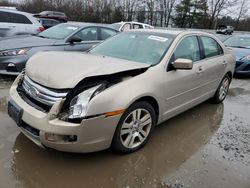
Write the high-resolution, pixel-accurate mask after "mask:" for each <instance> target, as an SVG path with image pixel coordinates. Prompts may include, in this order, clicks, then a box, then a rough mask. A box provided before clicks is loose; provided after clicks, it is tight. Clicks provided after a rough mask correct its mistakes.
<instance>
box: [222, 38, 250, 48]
mask: <svg viewBox="0 0 250 188" xmlns="http://www.w3.org/2000/svg"><path fill="white" fill-rule="evenodd" d="M224 44H225V45H226V46H231V47H236V48H250V36H233V37H230V38H228V39H227V40H225V42H224Z"/></svg>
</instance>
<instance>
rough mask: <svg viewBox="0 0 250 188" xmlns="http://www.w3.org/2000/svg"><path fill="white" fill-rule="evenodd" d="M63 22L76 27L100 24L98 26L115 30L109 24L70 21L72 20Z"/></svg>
mask: <svg viewBox="0 0 250 188" xmlns="http://www.w3.org/2000/svg"><path fill="white" fill-rule="evenodd" d="M63 24H69V25H72V26H77V27H88V26H100V27H107V28H110V29H113V30H116V29H114V28H113V27H110V25H109V24H100V23H89V22H72V21H70V22H66V23H63Z"/></svg>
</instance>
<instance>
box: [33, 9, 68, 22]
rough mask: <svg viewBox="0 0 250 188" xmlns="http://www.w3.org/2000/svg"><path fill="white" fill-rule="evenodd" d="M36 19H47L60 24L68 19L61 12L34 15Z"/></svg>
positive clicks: (45, 12)
mask: <svg viewBox="0 0 250 188" xmlns="http://www.w3.org/2000/svg"><path fill="white" fill-rule="evenodd" d="M34 16H35V17H37V18H48V19H54V20H58V21H60V22H67V21H68V17H67V16H66V14H65V13H63V12H57V11H43V12H40V13H39V14H35V15H34Z"/></svg>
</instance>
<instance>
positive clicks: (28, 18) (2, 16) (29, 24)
mask: <svg viewBox="0 0 250 188" xmlns="http://www.w3.org/2000/svg"><path fill="white" fill-rule="evenodd" d="M41 31H44V27H43V26H42V25H41V24H40V23H39V21H38V20H37V19H36V18H34V17H33V15H32V14H29V13H26V12H21V11H16V10H11V9H4V8H2V9H0V37H6V36H14V35H23V34H37V33H39V32H41Z"/></svg>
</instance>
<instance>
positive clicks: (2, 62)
mask: <svg viewBox="0 0 250 188" xmlns="http://www.w3.org/2000/svg"><path fill="white" fill-rule="evenodd" d="M28 58H29V57H28V56H27V55H21V56H3V57H0V74H2V75H18V74H19V73H20V72H22V70H23V69H24V68H25V64H26V62H27V60H28ZM9 64H12V66H8V65H9Z"/></svg>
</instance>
